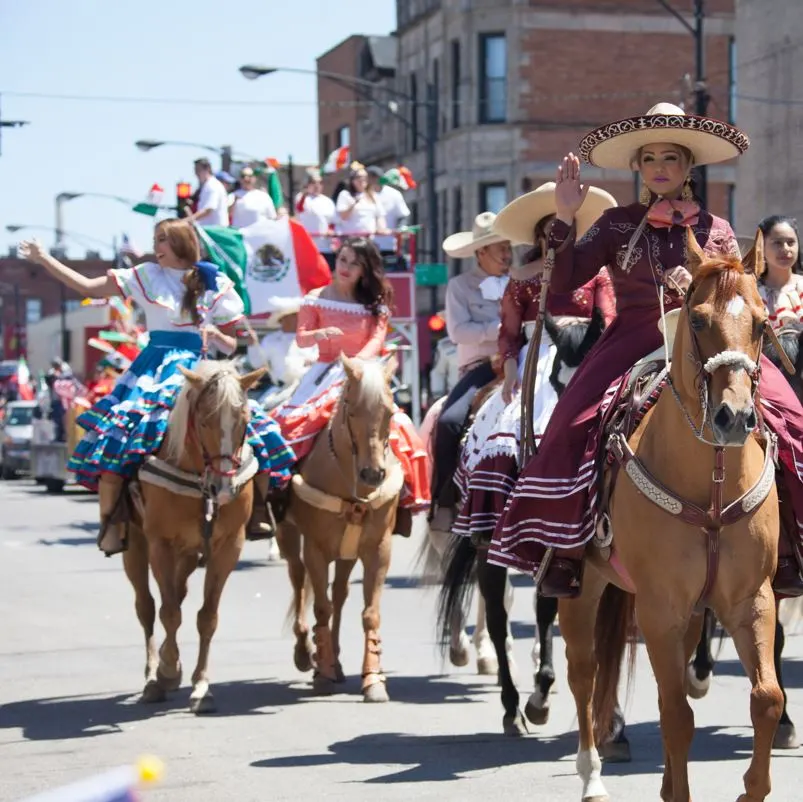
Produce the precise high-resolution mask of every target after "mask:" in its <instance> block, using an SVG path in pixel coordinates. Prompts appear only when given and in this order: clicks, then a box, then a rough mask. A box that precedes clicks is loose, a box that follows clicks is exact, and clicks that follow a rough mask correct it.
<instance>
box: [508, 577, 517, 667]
mask: <svg viewBox="0 0 803 802" xmlns="http://www.w3.org/2000/svg"><path fill="white" fill-rule="evenodd" d="M515 598H516V596H515V590H514V588H513V583H512V582H511V581H510V574H508V575H507V577H506V578H505V612H506V613H507V629H506V630H505V651H506V652H507V664H508V666H509V667H510V675H511V676H512V677H514V678H515V677H516V676H517V674H518V668H517V667H516V658H515V657H514V655H513V633H512V632H511V631H510V611H511V610H512V609H513V601H514V599H515Z"/></svg>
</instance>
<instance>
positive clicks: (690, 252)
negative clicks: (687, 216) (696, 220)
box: [686, 226, 705, 276]
mask: <svg viewBox="0 0 803 802" xmlns="http://www.w3.org/2000/svg"><path fill="white" fill-rule="evenodd" d="M704 261H705V253H703V249H702V248H701V247H700V243H699V242H697V237H696V236H695V235H694V230H693V229H692V227H691V226H689V227H688V228H687V229H686V267H687V268H688V270H689V273H691V274H692V276H694V275H695V274H696V273H697V271H698V270H699V269H700V265H701V264H702V263H703V262H704Z"/></svg>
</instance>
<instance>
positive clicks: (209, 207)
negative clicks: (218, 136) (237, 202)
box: [188, 159, 229, 227]
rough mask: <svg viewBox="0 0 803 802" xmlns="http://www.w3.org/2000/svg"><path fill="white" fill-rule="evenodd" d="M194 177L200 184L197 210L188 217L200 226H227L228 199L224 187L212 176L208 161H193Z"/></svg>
mask: <svg viewBox="0 0 803 802" xmlns="http://www.w3.org/2000/svg"><path fill="white" fill-rule="evenodd" d="M195 175H196V176H197V178H198V183H199V184H200V187H199V192H198V208H197V210H196V211H195V212H194V213H193V214H192V215H190V216H189V217H188V219H191V220H194V221H195V222H196V223H198V225H200V226H204V227H205V226H227V225H228V224H229V197H228V193H227V192H226V187H224V186H223V184H222V183H221V182H220V181H218V180H217V178H215V176H214V175H212V165H211V164H210V163H209V159H196V160H195Z"/></svg>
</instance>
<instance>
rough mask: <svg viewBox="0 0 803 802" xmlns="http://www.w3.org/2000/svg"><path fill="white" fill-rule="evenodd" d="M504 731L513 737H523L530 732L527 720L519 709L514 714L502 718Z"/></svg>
mask: <svg viewBox="0 0 803 802" xmlns="http://www.w3.org/2000/svg"><path fill="white" fill-rule="evenodd" d="M502 731H503V732H504V733H505V735H509V736H510V737H512V738H521V737H523V736H525V735H527V734H528V730H527V722H526V721H525V720H524V716H522V714H521V713H520V712H519V711H516V714H515V715H514V716H511V715H505V717H504V718H503V719H502Z"/></svg>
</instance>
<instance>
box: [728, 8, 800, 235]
mask: <svg viewBox="0 0 803 802" xmlns="http://www.w3.org/2000/svg"><path fill="white" fill-rule="evenodd" d="M767 12H768V8H767V4H766V3H765V2H764V0H739V2H738V3H737V11H736V36H737V42H738V64H739V67H738V75H739V94H738V100H737V109H736V112H737V113H736V124H737V125H739V127H741V128H743V129H744V131H746V132H747V134H748V135H749V136H750V149H749V150H748V151H747V153H746V154H745V155H744V156H743V157H742V158H741V159H739V165H738V170H737V176H738V181H737V190H736V204H735V205H736V232H737V234H739V235H740V236H744V237H751V236H752V235H753V233H754V232H755V230H756V224H757V223H758V221H759V220H761V218H762V217H764V216H766V215H768V214H788V215H791V216H793V217H797V218H798V220H803V192H801V189H800V179H799V176H800V172H801V170H803V139H801V136H800V132H801V130H803V106H802V105H801V104H800V99H801V98H803V73H801V71H800V42H801V41H803V14H801V4H800V0H775V2H773V3H772V13H771V14H769V13H767Z"/></svg>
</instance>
